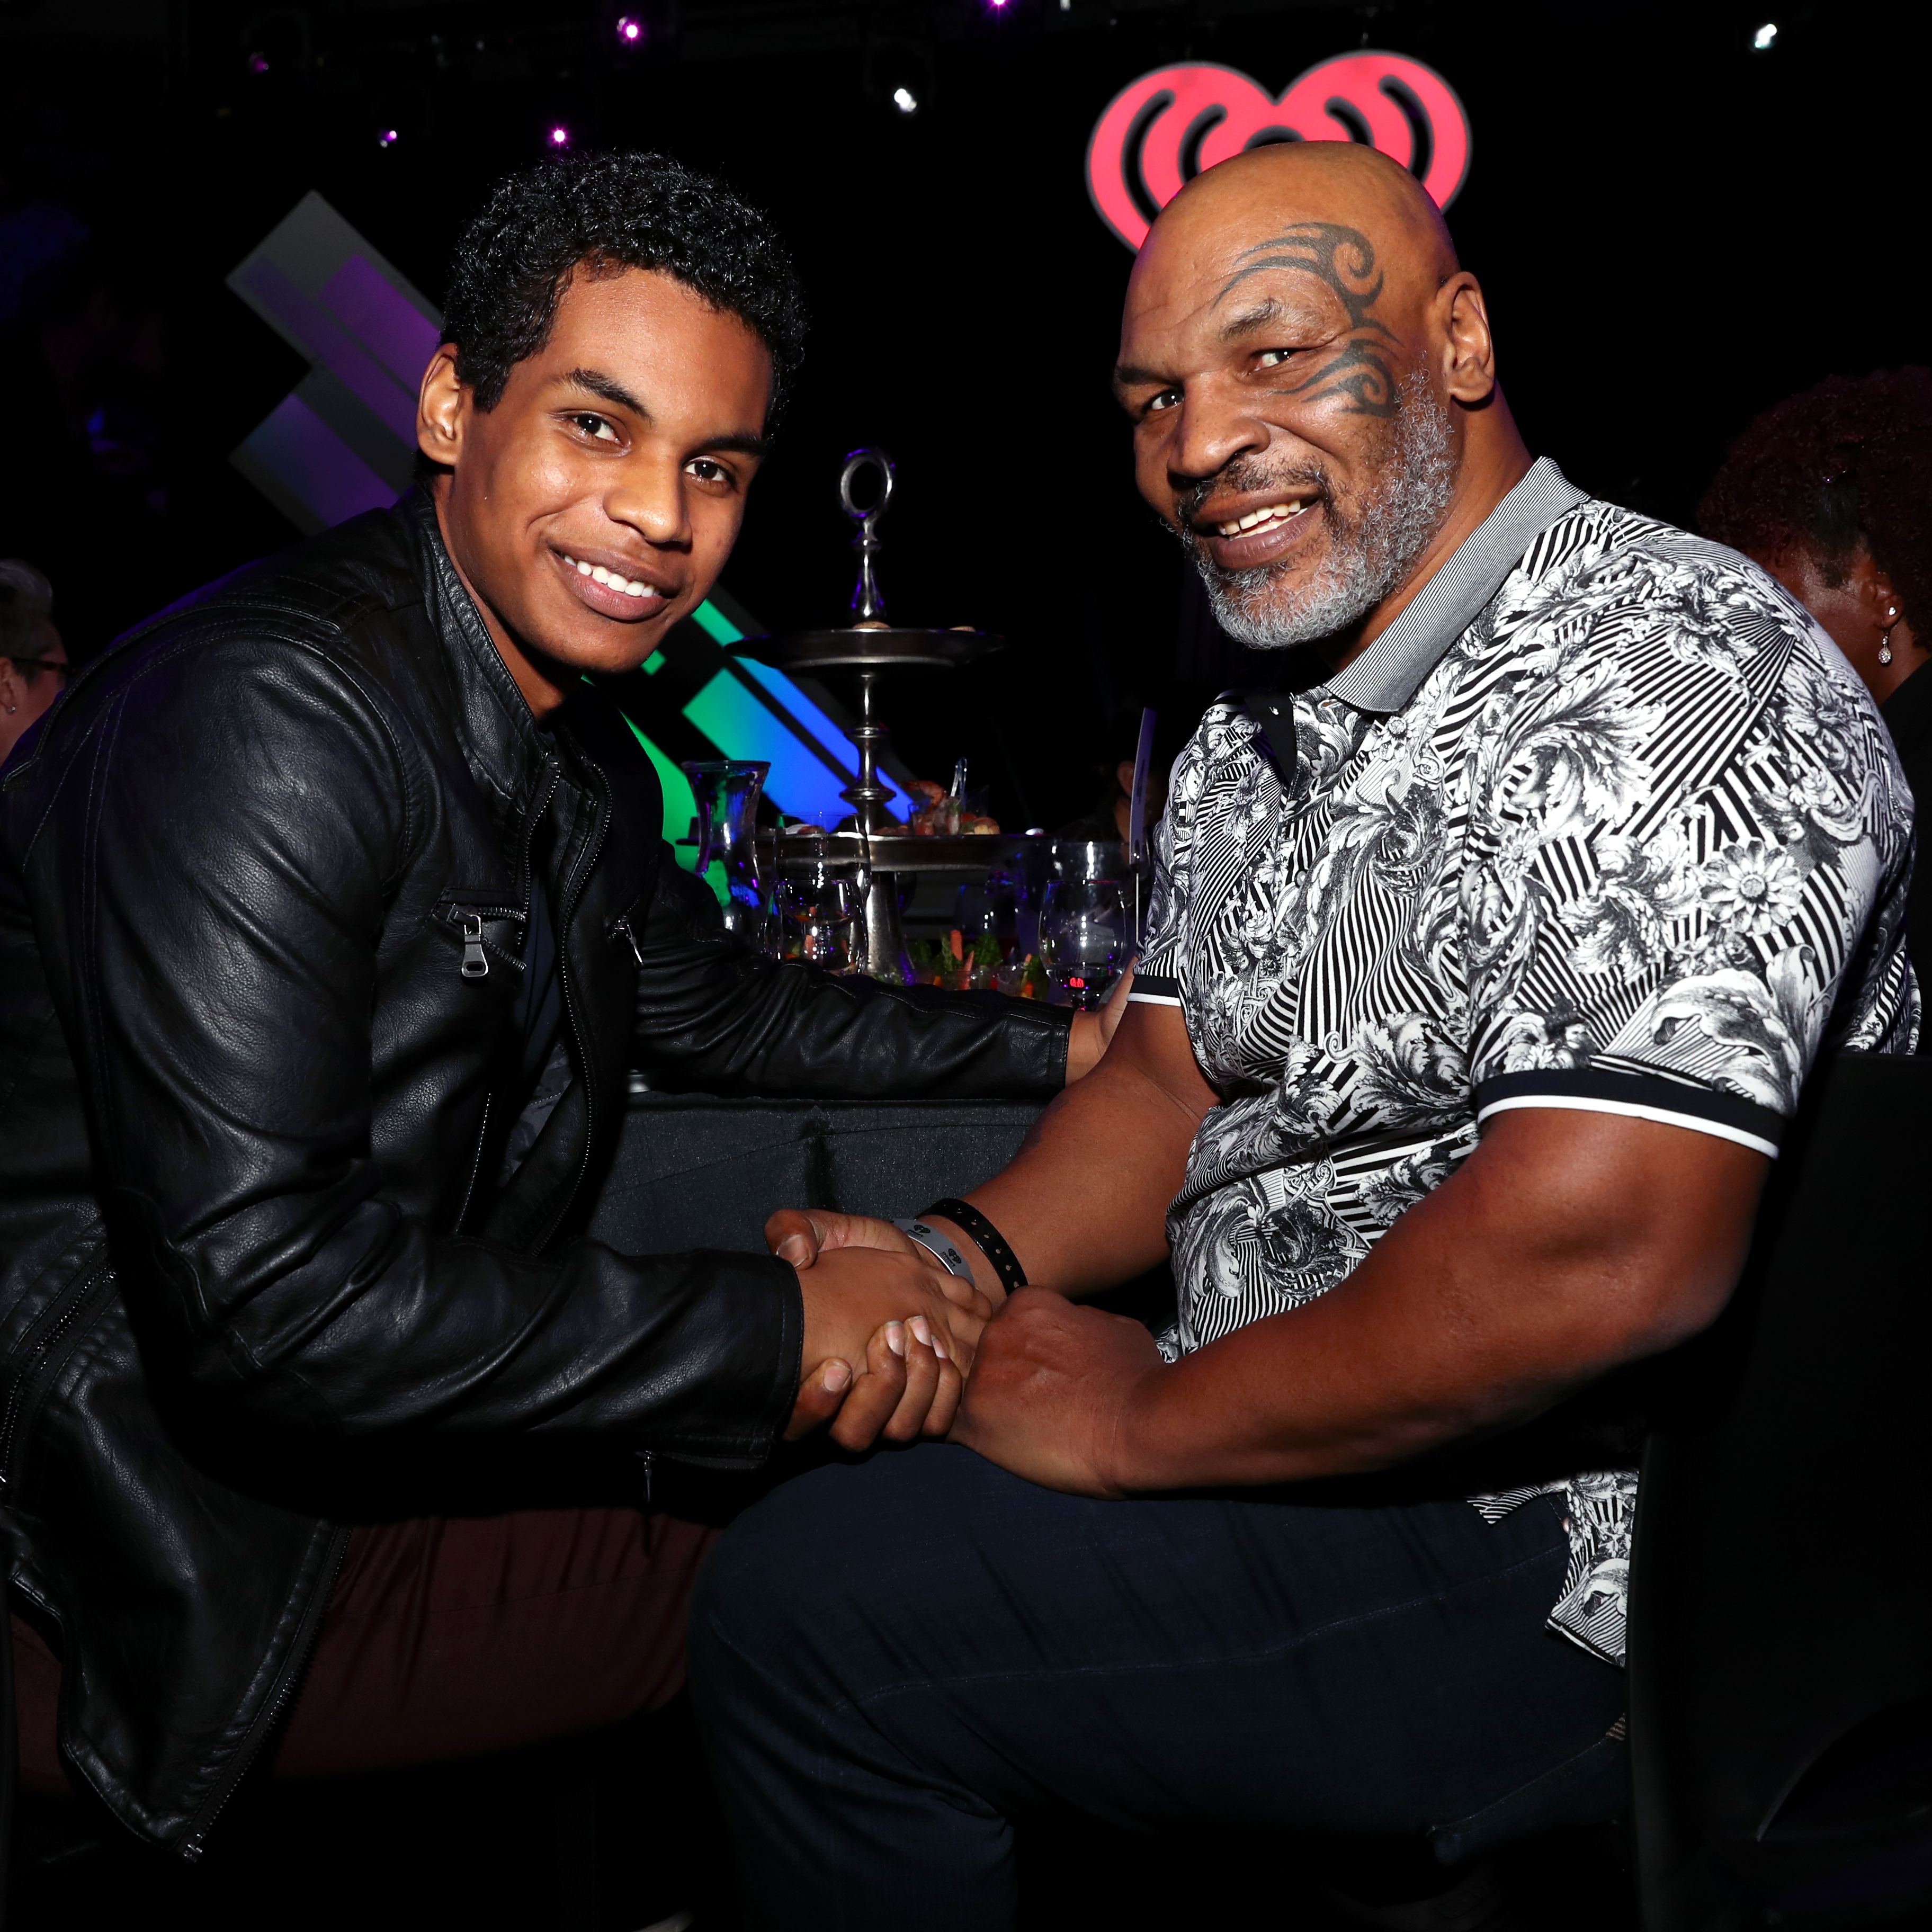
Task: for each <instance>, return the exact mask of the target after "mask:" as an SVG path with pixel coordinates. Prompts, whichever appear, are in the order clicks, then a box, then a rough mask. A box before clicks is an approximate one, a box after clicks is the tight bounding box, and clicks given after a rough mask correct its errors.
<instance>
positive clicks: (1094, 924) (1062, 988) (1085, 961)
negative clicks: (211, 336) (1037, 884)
mask: <svg viewBox="0 0 1932 1932" xmlns="http://www.w3.org/2000/svg"><path fill="white" fill-rule="evenodd" d="M1040 957H1041V959H1043V960H1044V961H1045V962H1046V970H1047V971H1048V972H1049V974H1051V975H1052V979H1053V984H1054V989H1055V992H1056V993H1057V994H1058V995H1059V996H1060V998H1061V999H1063V1000H1064V1001H1065V1002H1066V1003H1067V1004H1068V1005H1070V1006H1074V1007H1083V1008H1084V1007H1097V1006H1098V1005H1099V1004H1100V1002H1101V1001H1103V1000H1104V999H1105V998H1106V997H1107V989H1108V988H1109V986H1112V984H1113V983H1114V982H1115V980H1116V979H1117V978H1118V977H1119V976H1120V971H1121V966H1122V965H1124V963H1125V962H1126V959H1127V899H1126V896H1125V895H1124V893H1123V892H1122V891H1121V883H1120V881H1119V880H1118V879H1081V878H1071V879H1070V878H1058V879H1055V880H1052V882H1051V883H1049V885H1048V886H1047V889H1046V898H1044V899H1043V901H1042V902H1041V904H1040Z"/></svg>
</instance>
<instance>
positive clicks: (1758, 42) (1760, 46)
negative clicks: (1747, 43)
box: [1751, 20, 1778, 54]
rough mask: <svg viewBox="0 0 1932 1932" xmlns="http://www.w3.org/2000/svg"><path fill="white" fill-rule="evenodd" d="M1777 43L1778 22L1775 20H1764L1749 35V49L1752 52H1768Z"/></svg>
mask: <svg viewBox="0 0 1932 1932" xmlns="http://www.w3.org/2000/svg"><path fill="white" fill-rule="evenodd" d="M1777 44H1778V23H1777V22H1776V21H1775V20H1767V21H1766V23H1764V25H1763V26H1761V27H1760V28H1759V29H1758V30H1757V32H1756V33H1754V34H1752V36H1751V51H1752V52H1754V53H1759V54H1768V53H1769V52H1770V51H1771V50H1772V48H1773V47H1775V46H1777Z"/></svg>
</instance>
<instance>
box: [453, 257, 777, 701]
mask: <svg viewBox="0 0 1932 1932" xmlns="http://www.w3.org/2000/svg"><path fill="white" fill-rule="evenodd" d="M455 362H456V352H455V345H453V344H445V345H444V347H443V348H442V349H440V350H438V352H437V356H436V357H435V359H434V360H433V361H432V362H431V364H430V366H429V368H428V371H427V373H426V374H425V376H424V378H423V386H422V397H421V400H420V403H419V410H418V417H417V437H418V440H419V443H420V445H421V446H422V449H423V451H424V453H425V455H428V456H429V457H430V458H432V459H433V460H434V461H435V462H437V463H440V464H442V465H443V466H445V467H446V469H448V470H449V472H450V473H449V474H448V475H442V476H439V477H438V478H437V481H436V483H435V484H434V492H435V500H436V505H437V516H438V518H439V520H440V523H441V525H442V529H443V540H444V541H445V542H446V544H448V546H449V553H450V557H451V559H452V562H454V563H455V565H456V568H457V570H458V573H459V574H460V576H461V577H462V578H463V583H464V585H465V587H466V588H467V589H468V590H469V592H470V594H471V595H472V597H473V598H475V601H476V604H477V607H478V609H479V610H481V613H482V614H483V618H484V622H485V624H486V625H487V626H488V627H489V630H490V636H491V637H492V639H493V641H494V642H495V643H496V648H497V649H498V650H499V652H501V653H502V657H503V660H504V662H505V664H507V665H508V667H509V669H510V672H511V675H512V676H514V678H515V679H516V680H517V686H518V688H520V690H521V691H522V692H523V696H524V697H525V698H526V700H529V704H530V706H531V709H532V710H533V711H535V712H537V713H538V715H539V716H541V715H544V713H545V712H548V711H550V710H551V709H554V708H555V707H556V706H557V705H558V704H559V703H562V700H563V697H564V696H565V693H566V692H567V691H568V689H569V688H570V686H571V684H572V683H573V682H574V681H575V679H577V676H578V675H579V674H580V673H582V672H584V671H619V670H632V669H634V668H635V667H637V665H638V664H641V663H643V661H644V660H645V658H647V657H649V655H650V654H651V652H652V651H653V650H655V649H656V648H657V646H658V643H659V642H660V641H661V639H662V638H663V637H664V633H665V632H666V631H667V630H668V629H669V628H670V625H673V623H675V622H676V621H677V620H678V619H679V618H680V617H684V616H688V615H689V614H690V613H691V611H692V610H694V609H695V608H696V607H697V605H698V604H700V603H701V602H702V601H703V599H704V598H705V596H706V593H707V592H709V590H710V589H711V586H712V584H713V583H715V581H716V580H717V577H718V572H719V571H720V570H721V569H722V568H724V562H725V559H727V557H728V556H730V553H731V546H732V544H733V543H734V542H735V541H736V539H737V535H738V529H739V524H740V523H741V521H742V518H743V516H744V509H745V492H746V490H748V489H749V487H751V479H752V478H753V477H754V475H756V474H757V468H758V464H759V462H760V459H761V458H762V457H763V453H764V440H763V438H764V425H765V418H766V410H767V408H768V407H769V402H770V399H771V388H772V361H771V356H770V355H769V352H768V351H767V350H766V348H765V346H764V344H763V343H762V342H760V340H759V339H758V338H757V335H755V334H754V332H753V331H752V330H751V329H750V328H749V327H748V326H747V325H746V324H745V323H743V322H742V321H741V320H739V318H738V317H736V316H735V315H731V314H725V313H723V312H721V311H718V310H716V309H714V308H712V307H711V306H710V305H709V304H708V303H707V302H706V301H705V300H704V299H703V297H702V296H699V295H697V293H695V292H694V291H693V290H691V289H689V288H688V287H685V284H683V283H682V282H679V281H676V280H674V279H673V278H672V277H670V276H669V275H665V274H663V273H661V272H657V271H655V270H646V269H625V270H623V271H622V272H619V273H617V274H615V275H607V276H602V277H594V276H592V275H589V274H587V273H586V272H584V270H583V268H582V267H581V266H580V268H579V269H578V271H577V272H576V273H575V274H574V275H573V276H572V277H571V281H570V282H569V284H568V286H567V287H565V289H564V290H563V293H562V296H561V297H560V298H559V301H558V302H557V305H556V317H555V320H554V322H553V325H552V326H551V329H550V334H549V336H548V338H547V340H546V341H544V344H542V346H541V347H540V348H539V349H538V350H537V351H536V352H535V353H534V354H532V355H531V356H527V357H526V358H525V359H523V361H521V362H518V363H517V365H515V367H514V368H513V369H512V370H511V371H510V375H509V380H508V383H507V384H506V385H505V388H504V390H503V393H502V396H501V398H499V400H498V401H497V403H496V406H495V407H493V408H492V409H489V410H484V409H481V408H479V407H478V406H477V404H476V401H475V395H474V393H473V392H472V391H471V390H470V389H469V387H468V386H466V385H465V384H464V383H462V382H461V381H460V380H459V379H458V377H457V374H456V367H455Z"/></svg>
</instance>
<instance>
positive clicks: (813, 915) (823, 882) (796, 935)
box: [778, 865, 865, 973]
mask: <svg viewBox="0 0 1932 1932" xmlns="http://www.w3.org/2000/svg"><path fill="white" fill-rule="evenodd" d="M778 923H779V929H780V932H781V935H782V940H781V947H782V951H783V955H784V958H786V959H802V960H805V961H806V962H808V964H810V965H814V966H822V967H823V968H825V970H826V971H827V972H828V973H860V972H863V971H865V922H864V921H863V919H862V918H861V917H860V916H859V888H858V882H857V881H856V880H855V879H853V877H851V876H850V874H849V873H844V872H839V871H834V870H833V869H832V867H830V866H829V865H815V866H813V867H811V868H809V869H808V870H806V871H803V872H802V873H796V874H793V873H787V875H786V877H784V879H783V880H781V881H780V883H779V886H778Z"/></svg>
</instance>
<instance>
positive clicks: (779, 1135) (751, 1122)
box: [589, 1093, 1041, 1255]
mask: <svg viewBox="0 0 1932 1932" xmlns="http://www.w3.org/2000/svg"><path fill="white" fill-rule="evenodd" d="M1040 1112H1041V1109H1040V1108H1038V1107H1037V1106H1031V1105H1028V1104H1024V1103H1019V1102H1014V1101H1005V1100H943V1101H921V1100H901V1101H880V1102H861V1101H841V1100H718V1099H716V1098H715V1097H712V1096H711V1095H709V1094H657V1093H643V1094H634V1095H633V1096H632V1097H631V1104H630V1109H629V1112H628V1115H626V1117H625V1122H624V1128H623V1134H622V1139H620V1141H619V1144H618V1148H617V1152H616V1159H615V1160H614V1161H613V1164H612V1166H611V1169H610V1178H609V1179H608V1180H607V1182H606V1183H605V1184H604V1189H603V1191H602V1193H601V1195H600V1196H599V1197H598V1203H597V1207H596V1209H595V1213H594V1214H593V1215H592V1219H591V1222H590V1226H589V1233H590V1234H591V1235H593V1236H594V1237H595V1238H596V1239H597V1240H598V1241H605V1242H607V1243H608V1244H610V1246H611V1247H613V1248H616V1249H619V1250H622V1252H623V1253H626V1254H642V1255H649V1254H674V1253H677V1252H678V1251H679V1250H681V1249H685V1248H738V1249H747V1248H748V1249H751V1250H757V1251H759V1252H762V1251H763V1248H764V1245H765V1244H764V1238H763V1228H764V1224H765V1220H766V1217H767V1216H768V1215H769V1214H772V1212H773V1211H775V1209H778V1208H839V1209H841V1210H843V1211H844V1212H846V1213H847V1214H878V1215H883V1216H885V1217H888V1218H889V1217H892V1216H895V1215H901V1216H902V1215H907V1214H916V1213H917V1212H918V1211H919V1209H920V1208H923V1207H925V1206H926V1205H927V1204H928V1203H929V1202H932V1201H935V1200H938V1199H940V1198H941V1197H942V1196H946V1195H949V1194H955V1195H956V1194H964V1193H965V1192H966V1191H967V1190H968V1189H969V1188H972V1187H977V1186H978V1185H979V1184H980V1182H982V1181H985V1180H987V1179H988V1178H990V1177H991V1176H992V1175H995V1174H997V1173H998V1172H999V1171H1000V1169H1001V1168H1003V1167H1004V1166H1006V1165H1007V1163H1008V1162H1009V1161H1010V1160H1012V1159H1013V1156H1014V1154H1016V1152H1017V1151H1019V1145H1020V1142H1021V1141H1022V1139H1025V1135H1026V1132H1027V1130H1028V1128H1029V1127H1031V1126H1032V1124H1034V1121H1036V1120H1037V1119H1038V1118H1039V1117H1040Z"/></svg>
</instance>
